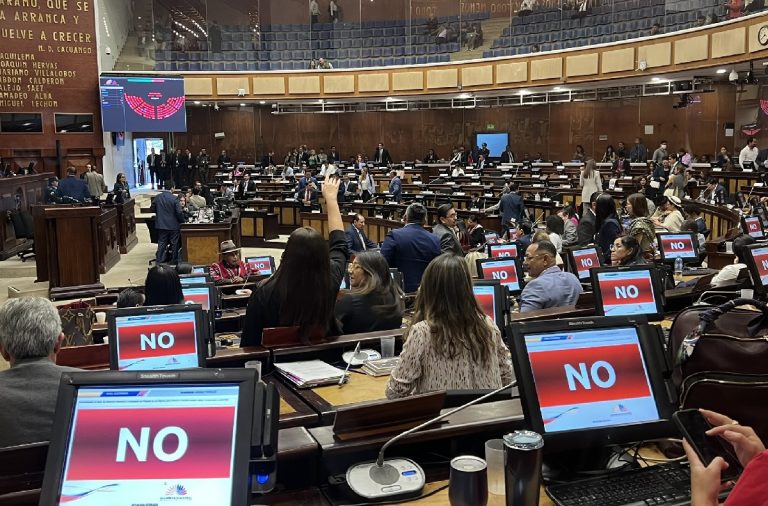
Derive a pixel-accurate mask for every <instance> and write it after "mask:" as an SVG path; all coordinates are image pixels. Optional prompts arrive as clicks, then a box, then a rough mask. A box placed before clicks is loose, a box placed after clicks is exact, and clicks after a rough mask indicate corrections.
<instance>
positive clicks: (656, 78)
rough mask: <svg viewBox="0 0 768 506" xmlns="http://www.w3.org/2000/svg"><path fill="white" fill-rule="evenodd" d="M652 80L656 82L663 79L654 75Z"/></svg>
mask: <svg viewBox="0 0 768 506" xmlns="http://www.w3.org/2000/svg"><path fill="white" fill-rule="evenodd" d="M651 81H653V82H654V83H658V82H659V81H661V78H660V77H652V78H651Z"/></svg>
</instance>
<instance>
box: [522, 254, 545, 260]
mask: <svg viewBox="0 0 768 506" xmlns="http://www.w3.org/2000/svg"><path fill="white" fill-rule="evenodd" d="M545 254H546V253H539V254H538V255H533V256H528V255H525V257H523V261H524V262H530V261H531V260H533V259H534V258H539V257H543V256H544V255H545Z"/></svg>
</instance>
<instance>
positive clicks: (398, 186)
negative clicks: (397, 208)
mask: <svg viewBox="0 0 768 506" xmlns="http://www.w3.org/2000/svg"><path fill="white" fill-rule="evenodd" d="M390 175H391V176H392V180H391V181H390V182H389V193H391V194H392V200H394V201H395V202H398V203H399V202H400V199H401V197H402V194H403V185H402V183H401V181H400V176H399V175H398V174H397V171H396V170H393V171H392V172H391V173H390Z"/></svg>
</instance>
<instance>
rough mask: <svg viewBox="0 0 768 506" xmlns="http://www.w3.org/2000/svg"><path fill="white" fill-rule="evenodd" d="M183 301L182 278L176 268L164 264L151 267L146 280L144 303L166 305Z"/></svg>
mask: <svg viewBox="0 0 768 506" xmlns="http://www.w3.org/2000/svg"><path fill="white" fill-rule="evenodd" d="M183 303H184V294H183V293H182V291H181V280H179V274H178V273H177V272H176V269H174V268H173V266H170V265H164V264H160V265H156V266H154V267H152V268H151V269H149V272H148V273H147V279H146V281H144V305H145V306H165V305H168V304H183Z"/></svg>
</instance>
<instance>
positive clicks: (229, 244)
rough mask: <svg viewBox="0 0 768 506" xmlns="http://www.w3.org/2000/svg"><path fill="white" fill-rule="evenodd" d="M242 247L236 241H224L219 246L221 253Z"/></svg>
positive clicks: (238, 249)
mask: <svg viewBox="0 0 768 506" xmlns="http://www.w3.org/2000/svg"><path fill="white" fill-rule="evenodd" d="M240 249H241V248H238V247H237V246H235V242H234V241H222V243H221V245H220V246H219V255H224V254H226V253H232V252H233V251H240Z"/></svg>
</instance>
